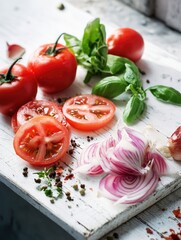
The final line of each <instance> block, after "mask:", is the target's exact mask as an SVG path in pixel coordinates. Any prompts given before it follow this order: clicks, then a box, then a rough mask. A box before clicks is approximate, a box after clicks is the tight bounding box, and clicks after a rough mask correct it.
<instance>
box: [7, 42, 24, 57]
mask: <svg viewBox="0 0 181 240" xmlns="http://www.w3.org/2000/svg"><path fill="white" fill-rule="evenodd" d="M24 53H25V48H23V47H22V46H20V45H18V44H9V43H7V56H8V58H11V59H17V58H19V57H22V56H23V54H24Z"/></svg>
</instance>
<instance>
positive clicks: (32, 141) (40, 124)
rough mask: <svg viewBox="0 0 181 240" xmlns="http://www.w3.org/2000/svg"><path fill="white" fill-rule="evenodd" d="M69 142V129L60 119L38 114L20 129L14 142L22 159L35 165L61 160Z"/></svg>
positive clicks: (45, 164)
mask: <svg viewBox="0 0 181 240" xmlns="http://www.w3.org/2000/svg"><path fill="white" fill-rule="evenodd" d="M69 142H70V134H69V131H68V129H67V128H66V127H65V126H63V125H62V124H61V123H60V122H59V121H58V120H56V119H55V118H53V117H49V116H36V117H34V118H32V119H30V120H29V121H27V122H26V123H25V124H24V125H22V126H21V127H20V128H19V129H18V131H17V132H16V134H15V137H14V142H13V143H14V149H15V152H16V154H17V155H18V156H20V157H21V158H22V159H24V160H25V161H27V162H29V163H30V164H32V165H34V166H47V165H51V164H54V163H55V162H57V161H59V160H61V158H62V157H63V156H64V155H65V153H66V151H67V150H68V147H69Z"/></svg>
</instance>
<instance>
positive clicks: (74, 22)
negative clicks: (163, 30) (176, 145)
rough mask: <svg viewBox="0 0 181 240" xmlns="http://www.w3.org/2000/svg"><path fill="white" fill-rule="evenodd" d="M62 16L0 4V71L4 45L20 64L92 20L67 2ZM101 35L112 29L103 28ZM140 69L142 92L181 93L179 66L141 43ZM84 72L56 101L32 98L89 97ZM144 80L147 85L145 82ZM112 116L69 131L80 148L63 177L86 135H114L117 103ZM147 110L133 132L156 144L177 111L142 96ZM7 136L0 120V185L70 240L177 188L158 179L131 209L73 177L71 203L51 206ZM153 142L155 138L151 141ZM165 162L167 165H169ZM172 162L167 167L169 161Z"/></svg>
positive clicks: (174, 180)
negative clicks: (96, 125) (94, 126)
mask: <svg viewBox="0 0 181 240" xmlns="http://www.w3.org/2000/svg"><path fill="white" fill-rule="evenodd" d="M63 3H64V5H65V10H63V11H60V10H58V9H57V6H58V4H60V2H59V1H56V0H53V1H52V0H51V1H50V0H49V1H48V0H38V1H35V0H33V1H32V0H31V1H30V0H27V1H26V2H24V1H23V0H14V1H13V2H12V1H11V0H7V1H2V0H1V14H0V36H1V38H0V46H1V54H0V65H1V66H4V65H5V64H9V63H10V61H9V60H8V59H7V57H6V53H5V49H6V41H8V42H9V43H18V44H20V45H22V46H24V47H25V49H26V54H25V56H24V58H23V63H24V64H26V62H27V59H28V57H29V56H30V54H31V53H32V52H33V51H34V50H35V49H36V48H37V47H38V46H39V45H41V44H43V43H48V42H53V41H54V40H55V39H56V38H57V36H58V35H59V34H60V33H61V32H67V33H71V34H72V35H76V36H77V37H81V35H82V33H83V29H84V27H85V25H86V24H87V22H88V21H89V20H90V19H93V17H92V16H90V15H87V14H85V13H82V12H81V11H79V10H77V9H75V8H73V7H72V6H70V5H69V4H67V2H65V1H64V2H63ZM105 25H106V29H107V32H108V33H109V31H111V30H113V29H114V28H116V27H117V26H113V25H112V26H111V25H110V24H109V25H108V24H107V23H105ZM139 66H140V68H141V69H142V70H143V71H145V72H146V75H144V76H143V82H144V86H145V87H146V86H151V85H155V84H163V85H168V86H172V87H175V88H177V89H178V90H179V91H181V71H180V66H181V63H180V62H177V61H175V60H173V59H172V58H171V56H169V55H168V54H166V53H165V52H164V51H161V50H160V49H158V48H156V47H155V46H154V45H152V44H150V43H146V46H145V53H144V56H143V59H142V60H141V61H140V63H139ZM84 75H85V71H83V70H82V69H78V73H77V77H76V81H75V83H74V84H73V85H72V86H71V87H70V88H69V89H68V90H67V91H65V92H63V93H61V94H59V95H56V96H52V97H50V96H42V94H41V92H39V94H38V97H37V98H39V99H40V98H48V99H50V98H51V99H53V100H56V98H57V97H58V96H60V97H64V96H74V95H75V94H77V93H89V92H90V91H91V88H89V87H88V86H85V85H84V84H83V81H82V80H83V77H84ZM147 79H149V81H150V83H149V84H148V83H147V82H146V80H147ZM116 104H117V107H118V108H117V111H116V116H115V119H114V120H113V121H112V123H110V124H109V126H107V127H106V128H104V129H101V130H99V131H96V132H94V133H93V132H89V133H84V134H83V133H81V132H79V131H75V130H73V131H72V139H75V138H76V142H77V143H78V144H79V145H80V147H78V148H77V149H76V151H75V152H74V154H73V156H69V155H68V154H67V155H66V156H65V158H64V161H70V165H69V166H67V165H64V168H65V171H68V169H69V168H75V167H76V162H77V159H78V158H79V156H80V153H81V150H82V149H83V148H84V147H85V146H86V145H88V144H89V142H88V141H87V135H89V136H93V137H94V141H97V140H100V139H103V138H104V137H105V136H107V135H109V134H111V133H112V131H114V129H115V127H116V124H117V123H118V122H119V124H123V123H122V120H121V115H122V111H123V109H124V106H123V103H122V101H116ZM147 105H148V108H147V110H146V113H145V115H144V116H143V117H142V119H140V121H139V123H138V124H135V125H134V126H133V127H134V128H135V129H139V130H142V129H144V128H145V127H146V126H147V125H152V126H153V127H154V128H155V129H157V130H159V132H160V133H161V140H159V143H160V144H163V142H164V141H166V138H167V137H168V136H170V134H171V133H172V132H173V131H174V130H175V129H176V127H177V126H179V125H181V120H180V119H181V108H180V107H178V106H173V105H168V104H163V103H161V102H158V101H156V100H155V99H154V98H153V97H152V96H151V95H148V101H147ZM13 135H14V134H13V132H12V129H11V127H10V119H9V118H8V117H4V116H2V115H1V116H0V153H1V154H0V166H1V167H0V180H1V181H2V182H4V183H5V184H6V185H7V186H9V187H10V188H11V189H12V190H13V191H15V192H16V193H17V194H19V195H20V196H22V197H23V198H24V199H26V200H27V201H28V202H29V203H31V204H32V205H33V206H35V207H36V208H37V209H39V210H40V211H41V212H43V213H44V214H45V215H47V216H48V217H49V218H51V219H52V220H53V221H55V222H56V223H57V224H58V225H60V226H61V227H63V228H64V229H65V230H66V231H68V232H69V233H70V234H72V235H73V236H74V237H75V238H76V239H89V240H91V239H98V238H100V237H101V236H103V235H104V234H106V233H107V232H109V231H111V230H112V229H114V228H116V227H117V226H119V225H120V224H122V223H123V222H125V221H127V220H128V219H130V218H131V217H133V216H135V215H136V214H137V213H139V212H141V211H142V210H144V209H145V208H147V207H149V206H151V205H152V204H154V203H155V202H157V201H158V200H159V199H161V198H163V197H164V196H166V195H167V194H169V193H170V192H172V191H173V190H175V189H176V188H178V187H180V186H181V177H180V176H179V175H175V176H165V177H162V178H161V181H160V183H159V186H158V189H157V190H156V191H155V193H154V194H152V195H151V196H150V197H149V198H148V199H147V200H145V201H144V202H141V203H139V204H137V205H134V206H123V205H116V206H115V205H114V204H113V203H112V202H110V201H108V200H107V199H105V198H103V197H100V196H98V183H99V178H97V177H96V178H91V177H82V176H80V175H76V176H75V178H73V179H72V180H68V181H66V182H65V183H64V185H63V187H64V191H65V192H66V191H70V192H71V193H72V197H73V198H74V201H72V202H69V201H67V200H66V198H65V197H64V198H63V199H60V200H58V201H56V202H55V204H51V203H50V200H49V199H48V198H47V197H45V195H44V194H43V193H42V192H40V191H38V190H37V189H36V184H35V183H34V178H35V176H34V174H33V173H34V172H36V171H37V169H35V168H33V167H31V166H29V165H28V164H27V163H26V162H24V161H22V160H21V159H20V158H19V157H18V156H16V155H15V153H14V149H13V145H12V142H13ZM153 137H155V136H153ZM169 161H171V160H169ZM172 162H173V161H172ZM173 165H174V166H176V167H177V168H178V171H181V166H180V165H179V164H177V165H176V163H174V162H173ZM25 166H27V167H28V169H29V174H28V177H27V178H25V177H24V176H23V175H22V171H23V168H24V167H25ZM77 182H78V183H84V184H85V185H86V195H85V196H84V197H83V196H80V194H79V193H78V192H76V191H74V190H73V189H72V185H73V184H74V183H77Z"/></svg>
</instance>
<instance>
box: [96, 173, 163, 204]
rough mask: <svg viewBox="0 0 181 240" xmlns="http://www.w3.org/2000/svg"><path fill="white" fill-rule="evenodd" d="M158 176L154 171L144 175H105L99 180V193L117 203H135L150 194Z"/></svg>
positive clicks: (154, 187)
mask: <svg viewBox="0 0 181 240" xmlns="http://www.w3.org/2000/svg"><path fill="white" fill-rule="evenodd" d="M158 181H159V176H158V175H157V173H156V172H154V171H149V172H148V173H147V174H146V175H140V176H134V175H111V174H109V175H107V176H105V177H104V178H102V180H101V181H100V185H99V188H100V193H102V195H103V196H104V197H107V198H108V199H110V200H112V201H117V203H123V204H135V203H138V202H140V201H143V200H144V199H146V198H147V197H148V196H149V195H150V194H152V193H153V192H154V191H155V189H156V187H157V184H158Z"/></svg>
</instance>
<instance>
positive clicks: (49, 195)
mask: <svg viewBox="0 0 181 240" xmlns="http://www.w3.org/2000/svg"><path fill="white" fill-rule="evenodd" d="M44 192H45V195H46V196H47V197H53V192H52V190H51V189H46V190H45V191H44Z"/></svg>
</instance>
